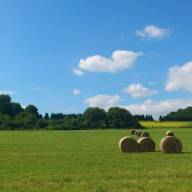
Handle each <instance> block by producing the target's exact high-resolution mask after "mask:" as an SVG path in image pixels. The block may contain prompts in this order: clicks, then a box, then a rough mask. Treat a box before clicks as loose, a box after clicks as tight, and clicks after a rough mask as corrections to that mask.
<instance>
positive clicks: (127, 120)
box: [107, 107, 139, 128]
mask: <svg viewBox="0 0 192 192" xmlns="http://www.w3.org/2000/svg"><path fill="white" fill-rule="evenodd" d="M107 125H108V127H109V128H130V127H134V128H136V127H138V126H139V123H138V121H137V119H135V118H134V117H133V116H132V115H131V113H130V112H129V111H128V110H126V109H123V108H119V107H111V108H110V109H109V110H108V112H107Z"/></svg>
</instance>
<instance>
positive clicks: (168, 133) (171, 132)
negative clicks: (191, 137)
mask: <svg viewBox="0 0 192 192" xmlns="http://www.w3.org/2000/svg"><path fill="white" fill-rule="evenodd" d="M174 135H175V134H174V133H173V131H167V132H166V136H174Z"/></svg>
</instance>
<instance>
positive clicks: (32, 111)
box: [25, 105, 39, 118]
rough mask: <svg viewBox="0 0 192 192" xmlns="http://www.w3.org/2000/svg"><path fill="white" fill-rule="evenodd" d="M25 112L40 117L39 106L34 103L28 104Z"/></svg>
mask: <svg viewBox="0 0 192 192" xmlns="http://www.w3.org/2000/svg"><path fill="white" fill-rule="evenodd" d="M25 113H30V114H33V115H34V116H36V117H37V118H39V113H38V109H37V107H35V106H34V105H28V106H27V107H26V108H25Z"/></svg>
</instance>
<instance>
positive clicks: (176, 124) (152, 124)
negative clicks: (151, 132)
mask: <svg viewBox="0 0 192 192" xmlns="http://www.w3.org/2000/svg"><path fill="white" fill-rule="evenodd" d="M140 124H141V125H142V126H143V127H147V128H191V127H192V121H163V122H159V121H140Z"/></svg>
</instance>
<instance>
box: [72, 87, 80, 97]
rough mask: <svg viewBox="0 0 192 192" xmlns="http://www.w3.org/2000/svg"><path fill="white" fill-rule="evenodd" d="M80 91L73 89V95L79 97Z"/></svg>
mask: <svg viewBox="0 0 192 192" xmlns="http://www.w3.org/2000/svg"><path fill="white" fill-rule="evenodd" d="M80 93H81V91H80V90H79V89H73V95H75V96H77V95H80Z"/></svg>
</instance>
